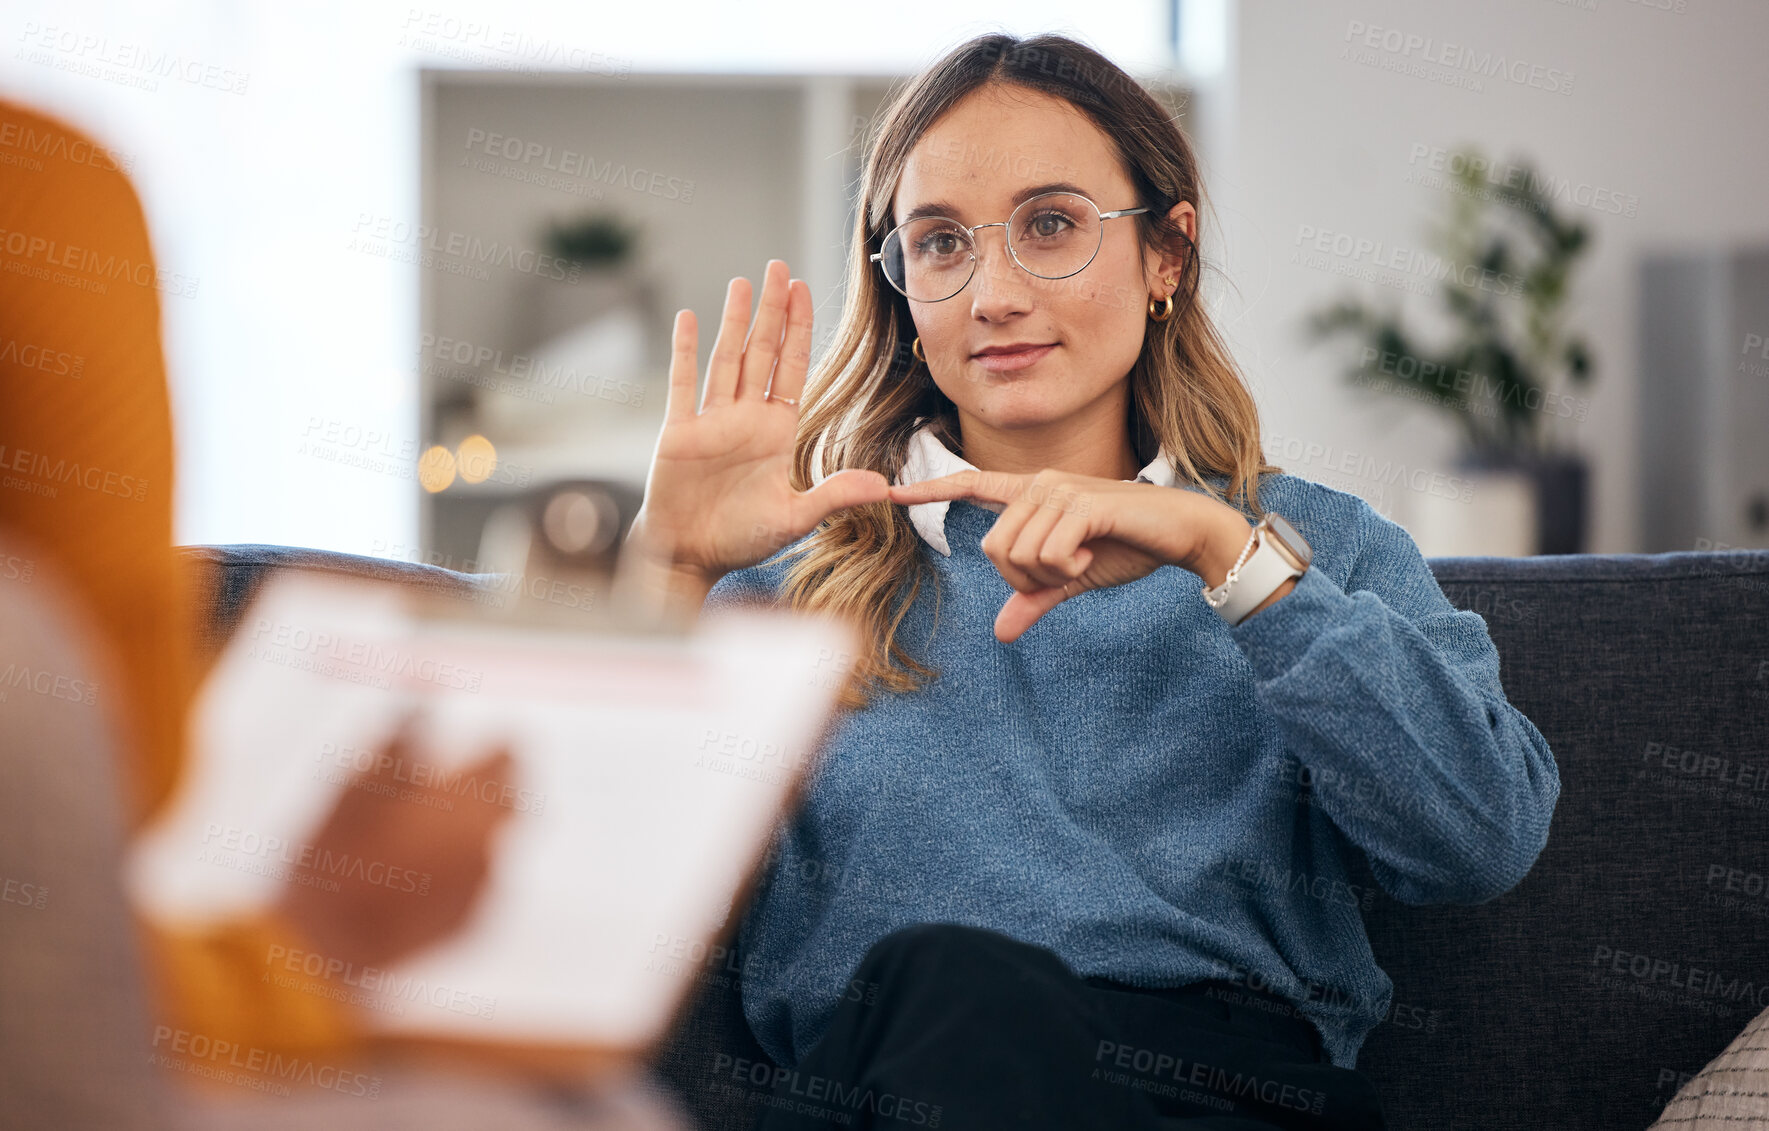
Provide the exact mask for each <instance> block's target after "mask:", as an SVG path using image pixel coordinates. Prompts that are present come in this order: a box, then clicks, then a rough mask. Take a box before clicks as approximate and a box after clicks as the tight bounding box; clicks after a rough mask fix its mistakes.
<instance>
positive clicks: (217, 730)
mask: <svg viewBox="0 0 1769 1131" xmlns="http://www.w3.org/2000/svg"><path fill="white" fill-rule="evenodd" d="M856 643H857V641H856V638H855V635H854V632H853V630H852V629H851V628H850V627H849V626H848V625H847V624H845V623H844V622H840V621H835V620H829V619H825V618H820V617H811V616H804V615H795V614H788V613H784V612H778V611H771V610H759V609H758V610H755V611H748V610H745V611H742V612H732V613H725V614H722V615H720V616H718V617H713V618H708V619H707V620H705V621H703V622H702V623H701V624H700V625H699V626H698V627H697V628H696V629H695V631H694V632H693V633H692V634H691V635H687V636H680V635H676V636H671V635H664V634H652V635H647V634H633V633H628V634H616V633H612V632H604V633H600V634H597V635H584V634H582V633H560V632H555V631H548V630H544V629H539V628H534V627H527V628H523V627H514V626H510V625H499V624H495V623H473V622H468V621H456V620H449V619H434V618H430V617H426V616H422V615H420V614H419V612H418V609H417V606H416V605H415V604H414V599H413V598H412V597H411V596H410V595H408V594H407V593H406V592H405V591H404V590H401V589H399V588H397V587H394V586H391V585H384V584H378V583H368V582H361V581H356V580H339V579H332V578H326V577H322V576H316V575H313V574H306V573H300V572H295V571H289V572H285V573H279V574H275V575H273V576H272V577H271V578H270V579H269V580H268V581H267V582H266V585H265V588H264V591H263V592H262V594H261V595H260V597H259V598H258V600H257V601H255V602H254V604H253V605H252V606H251V607H250V608H249V609H248V610H247V611H246V614H245V616H244V618H243V619H242V621H241V625H240V628H239V629H238V631H237V632H236V634H235V635H234V637H233V639H232V640H231V641H230V643H229V645H228V646H227V648H226V650H225V651H224V653H223V655H222V657H221V659H220V660H219V662H218V663H217V665H216V668H215V670H214V672H213V673H212V674H211V676H210V677H209V679H208V680H207V682H206V683H205V685H204V688H203V690H202V692H201V694H200V695H199V697H198V700H197V702H196V705H195V709H194V712H193V717H192V728H191V743H192V757H191V759H190V762H189V764H188V766H187V768H186V773H185V777H184V779H183V780H182V782H181V784H180V789H179V792H178V794H177V795H176V796H175V798H174V799H173V802H172V804H171V805H169V806H168V808H167V810H166V811H165V814H164V816H163V819H161V820H159V821H158V822H156V823H155V825H154V826H153V827H151V828H150V829H149V830H147V832H146V833H145V834H144V835H143V836H142V838H141V839H140V840H139V841H138V843H137V845H136V848H135V851H134V853H133V855H132V860H131V866H130V876H129V881H130V890H131V892H132V895H133V897H134V899H135V900H136V902H137V904H138V905H139V906H140V907H141V909H142V910H143V912H144V913H146V914H147V915H149V916H151V917H153V918H156V919H159V920H164V921H179V922H185V923H200V922H205V921H215V920H224V919H227V918H230V917H233V916H237V915H240V914H244V913H249V912H253V911H257V910H261V909H263V908H266V907H268V906H269V905H271V904H273V903H274V902H276V901H277V900H278V899H279V898H280V897H281V895H282V894H283V893H284V892H285V891H287V890H288V887H287V885H288V883H289V882H290V881H289V879H287V878H286V877H287V876H289V875H291V874H292V873H293V871H294V867H295V864H296V862H298V861H299V860H300V859H301V853H302V851H303V846H304V845H307V844H310V843H311V840H312V837H313V836H314V834H315V832H316V830H317V829H318V826H319V825H320V823H321V822H322V820H323V818H324V817H325V815H326V814H327V813H328V812H329V811H330V810H331V807H332V806H333V804H334V803H335V802H336V801H337V799H338V797H339V796H340V794H341V793H342V791H343V790H344V789H345V788H347V786H346V785H345V783H346V782H347V781H349V780H350V777H351V773H352V771H353V770H354V769H356V768H359V767H362V766H366V765H367V764H368V762H369V760H370V759H371V758H372V757H373V752H374V751H375V750H376V749H377V748H379V747H380V746H382V745H383V744H384V741H385V740H386V739H387V738H388V737H389V736H390V735H391V734H392V733H393V731H394V730H395V728H396V727H397V725H398V723H399V721H400V720H401V718H402V717H404V716H405V715H406V714H407V713H408V712H409V711H411V710H412V709H413V708H414V707H415V708H417V709H419V710H420V711H421V712H422V716H421V723H420V726H419V728H418V731H417V734H418V742H417V743H416V744H415V746H414V748H413V754H414V756H411V757H408V759H407V763H408V764H405V765H402V766H400V767H398V770H397V776H398V777H399V778H400V780H403V781H407V782H413V783H420V784H430V785H442V786H443V787H444V788H445V789H452V790H473V789H478V790H481V791H482V793H481V796H484V797H487V798H490V797H494V796H495V797H497V798H498V801H499V804H501V805H505V806H506V807H508V808H510V809H511V810H513V811H512V812H511V814H510V815H509V816H508V818H507V819H506V820H505V821H504V822H503V824H502V825H501V826H500V828H499V830H498V831H497V833H496V834H494V835H495V837H496V840H495V842H494V852H493V860H492V871H491V875H490V878H489V880H488V882H487V886H486V888H485V890H484V892H483V893H482V895H481V897H480V900H479V902H478V903H477V905H476V906H475V908H474V910H473V913H472V917H471V918H470V919H469V920H468V922H467V924H466V925H465V927H464V928H463V929H462V930H461V931H460V932H459V933H458V934H457V935H456V936H455V937H453V938H451V939H449V940H447V941H446V942H443V943H441V944H438V945H436V946H433V947H431V948H429V949H427V950H425V951H423V952H421V953H417V954H414V955H411V956H409V957H407V958H406V959H404V960H401V961H400V962H399V964H398V965H397V966H395V967H393V968H390V969H388V970H384V971H371V970H362V969H356V968H348V969H339V970H329V969H328V972H327V973H326V974H325V976H324V977H325V983H326V988H327V989H328V990H329V989H330V988H331V987H332V986H333V985H335V986H336V988H337V990H338V991H339V994H340V995H344V996H345V997H346V998H347V999H348V1000H353V1001H356V1002H357V1003H358V1004H359V1005H362V1006H363V1007H364V1008H363V1015H364V1017H365V1018H366V1019H367V1023H368V1024H369V1025H370V1027H371V1028H374V1029H378V1030H381V1031H384V1032H387V1033H390V1034H400V1035H405V1036H413V1037H421V1038H441V1039H445V1040H464V1041H489V1042H509V1043H514V1044H523V1045H548V1046H569V1047H580V1046H593V1047H597V1048H601V1049H610V1048H612V1049H632V1050H637V1049H643V1048H645V1047H648V1046H649V1045H651V1044H652V1043H653V1042H655V1041H656V1040H658V1039H659V1038H660V1037H661V1035H662V1033H663V1031H664V1029H665V1027H666V1025H667V1023H668V1021H669V1019H670V1017H671V1015H672V1013H673V1012H674V1010H675V1009H676V1008H677V1006H678V1005H679V1003H680V1002H681V1001H682V1000H683V998H684V997H685V995H686V994H687V993H688V991H689V990H690V989H691V988H692V986H693V984H694V983H695V980H696V979H697V978H698V977H700V976H702V975H703V974H707V973H709V972H711V973H712V974H714V975H715V976H717V975H718V974H719V973H721V969H720V964H719V951H718V949H717V948H716V947H715V946H714V940H715V939H716V938H717V937H718V935H719V933H720V928H721V926H722V925H723V924H724V923H725V920H726V917H727V915H728V913H729V910H730V906H731V903H732V900H733V898H734V897H736V896H737V895H738V894H739V891H740V889H741V887H742V885H743V883H744V881H745V879H746V878H747V877H748V876H749V875H750V874H751V872H752V871H753V869H754V868H755V867H756V865H757V863H758V861H759V860H760V859H761V856H762V854H763V852H764V851H765V849H766V846H767V842H768V838H769V835H770V833H771V831H772V829H773V827H774V824H775V823H776V821H777V820H778V819H779V818H780V817H781V815H782V813H783V812H784V811H785V808H786V806H787V805H788V804H789V802H790V800H791V798H792V795H793V792H794V790H795V788H796V787H797V786H798V785H799V784H800V782H801V780H802V779H803V777H804V775H805V773H806V772H807V771H808V770H809V769H811V768H812V766H813V763H814V760H815V752H816V749H817V744H818V740H819V738H820V736H821V735H822V733H823V730H824V727H825V726H826V725H827V724H828V723H829V721H830V720H831V718H832V716H833V711H834V708H835V704H836V696H837V693H838V691H839V688H840V686H841V684H842V682H843V680H844V678H845V673H846V669H847V662H848V660H849V659H850V658H851V656H852V654H853V651H854V649H855V647H856ZM500 740H504V741H507V743H508V745H509V747H510V749H511V751H512V754H513V755H514V758H515V762H516V766H515V770H514V773H513V774H512V775H510V776H511V777H512V778H513V779H514V780H512V781H504V782H496V783H486V782H472V781H469V780H468V779H466V778H465V777H462V776H460V775H459V770H460V769H461V767H463V766H464V765H466V764H468V763H470V762H472V761H474V760H475V759H476V758H477V757H479V756H481V755H483V754H484V753H486V752H488V751H489V750H491V749H492V748H493V747H494V746H495V745H496V744H497V743H498V742H499V741H500ZM451 774H452V775H454V776H453V777H451ZM393 784H394V785H395V786H397V785H398V782H395V783H393ZM358 863H361V862H358ZM367 863H368V865H369V866H371V867H372V866H373V865H374V864H375V863H381V864H384V865H386V867H387V868H388V869H392V868H397V867H399V866H400V863H399V862H397V861H386V862H373V861H371V862H367ZM378 874H385V875H388V876H392V875H393V873H391V872H390V871H385V872H383V873H378ZM377 882H379V881H377ZM390 882H393V881H391V880H390ZM401 882H403V881H401ZM329 957H330V956H317V958H314V957H309V956H290V955H275V956H268V955H267V956H266V974H267V976H277V975H279V974H281V973H282V972H283V971H284V970H285V969H286V967H285V965H284V964H286V963H288V962H290V961H296V962H298V963H301V962H304V963H306V964H307V967H308V969H309V972H310V973H311V972H312V971H313V970H314V969H321V968H325V966H324V965H323V964H325V963H327V962H328V961H329ZM332 965H336V964H335V963H333V964H332Z"/></svg>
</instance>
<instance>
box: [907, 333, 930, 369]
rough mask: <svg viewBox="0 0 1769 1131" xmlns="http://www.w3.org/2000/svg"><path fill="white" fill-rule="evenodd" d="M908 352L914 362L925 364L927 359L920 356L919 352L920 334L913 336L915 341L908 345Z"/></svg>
mask: <svg viewBox="0 0 1769 1131" xmlns="http://www.w3.org/2000/svg"><path fill="white" fill-rule="evenodd" d="M909 352H910V353H912V354H914V355H915V360H917V361H919V362H921V363H922V364H923V365H926V364H927V358H926V357H924V356H922V352H921V335H920V334H917V335H915V340H914V341H913V342H910V343H909Z"/></svg>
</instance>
